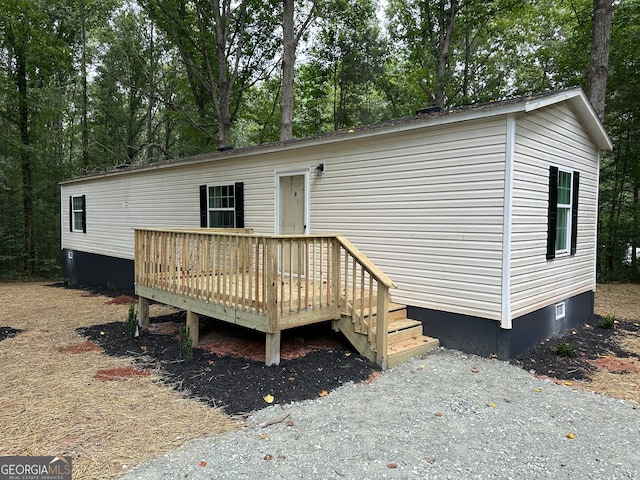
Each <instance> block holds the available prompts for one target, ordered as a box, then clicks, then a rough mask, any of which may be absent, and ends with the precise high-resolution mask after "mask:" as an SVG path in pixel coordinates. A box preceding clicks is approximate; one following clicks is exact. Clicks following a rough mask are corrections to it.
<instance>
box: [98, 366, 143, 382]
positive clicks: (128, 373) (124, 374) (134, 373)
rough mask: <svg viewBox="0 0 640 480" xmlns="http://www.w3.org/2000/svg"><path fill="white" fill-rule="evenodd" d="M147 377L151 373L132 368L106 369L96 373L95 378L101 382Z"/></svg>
mask: <svg viewBox="0 0 640 480" xmlns="http://www.w3.org/2000/svg"><path fill="white" fill-rule="evenodd" d="M149 376H151V372H150V371H149V370H139V369H137V368H133V367H117V368H107V369H103V370H98V371H97V372H96V378H97V379H98V380H101V381H103V382H112V381H114V380H127V379H129V378H136V377H149Z"/></svg>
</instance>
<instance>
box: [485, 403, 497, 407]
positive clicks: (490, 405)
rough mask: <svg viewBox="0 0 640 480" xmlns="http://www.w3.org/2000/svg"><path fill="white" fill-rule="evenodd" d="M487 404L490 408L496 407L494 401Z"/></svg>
mask: <svg viewBox="0 0 640 480" xmlns="http://www.w3.org/2000/svg"><path fill="white" fill-rule="evenodd" d="M487 406H488V407H491V408H496V407H497V405H496V404H495V403H487Z"/></svg>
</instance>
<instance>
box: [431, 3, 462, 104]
mask: <svg viewBox="0 0 640 480" xmlns="http://www.w3.org/2000/svg"><path fill="white" fill-rule="evenodd" d="M445 3H446V2H445V0H440V12H439V19H438V23H439V32H440V33H439V39H438V66H437V72H436V98H435V103H436V106H437V107H440V108H442V109H444V107H445V103H446V102H445V87H446V85H447V69H448V67H449V51H450V49H451V37H452V36H453V24H454V21H455V18H456V15H457V13H458V1H457V0H451V2H450V4H449V10H448V11H447V10H446V9H445Z"/></svg>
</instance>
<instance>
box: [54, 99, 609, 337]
mask: <svg viewBox="0 0 640 480" xmlns="http://www.w3.org/2000/svg"><path fill="white" fill-rule="evenodd" d="M508 114H509V112H505V113H504V114H499V115H498V114H491V115H484V116H478V117H472V118H471V117H470V118H469V119H467V120H464V121H459V120H458V118H460V117H456V116H455V115H452V116H451V117H449V116H446V115H445V116H443V117H441V118H436V119H435V120H433V121H432V120H431V119H427V120H425V121H423V122H421V121H418V122H416V123H415V124H409V125H403V124H400V125H389V126H386V127H383V128H379V129H375V130H371V131H364V132H356V133H354V134H338V135H335V136H327V137H323V138H321V139H309V140H303V141H297V142H292V143H287V144H283V145H281V144H276V145H271V146H266V147H258V148H250V149H243V150H239V151H230V152H224V153H222V154H218V153H213V154H211V155H209V156H206V155H205V156H200V157H195V158H190V159H183V160H176V161H174V162H169V163H166V164H158V165H154V166H150V167H146V168H139V169H137V170H135V169H134V170H131V171H122V172H115V173H109V174H105V175H101V176H95V177H88V178H84V179H78V180H71V181H67V182H63V183H62V186H61V189H62V198H66V199H68V197H69V196H71V195H86V198H87V203H88V205H90V207H91V208H89V209H88V211H87V224H88V225H90V227H91V228H89V229H88V231H87V233H86V234H85V235H72V234H70V232H69V223H68V222H69V208H68V206H65V205H62V207H61V212H62V225H63V228H62V247H63V248H66V249H71V250H79V251H84V252H89V253H96V254H101V255H108V256H114V257H120V258H125V259H133V256H134V252H133V229H134V228H135V227H160V228H162V227H166V228H170V227H192V228H197V227H199V226H200V195H199V187H200V186H202V185H210V186H213V185H234V184H235V183H236V182H242V183H243V190H244V226H245V227H247V228H252V229H254V231H255V232H256V233H263V234H273V233H274V230H275V224H276V222H275V209H276V199H275V195H276V181H277V180H276V179H277V178H278V177H277V175H278V174H282V173H284V172H298V173H299V172H303V171H308V172H310V174H309V185H308V187H309V206H308V209H309V223H308V225H310V231H309V233H312V234H323V233H324V234H343V235H345V236H347V238H349V240H350V241H351V242H353V243H354V244H355V245H356V246H357V247H358V248H359V249H360V250H361V251H362V252H363V253H365V254H366V255H367V256H368V257H369V258H370V259H371V260H372V261H373V262H375V263H376V264H377V265H378V266H379V267H380V268H381V269H382V270H383V271H384V272H385V273H386V274H387V275H389V277H390V278H392V279H393V280H394V282H396V284H397V285H398V288H397V289H394V290H392V292H391V294H392V297H393V300H394V301H396V302H399V303H406V304H408V305H412V306H416V307H422V308H429V309H435V310H442V311H446V312H451V313H456V314H462V315H469V316H474V317H482V318H487V319H492V320H496V321H501V320H502V321H503V325H508V322H504V320H505V319H503V318H502V301H503V298H502V294H503V267H504V268H505V272H504V276H505V278H506V279H507V280H508V282H507V281H505V283H504V290H508V293H509V297H510V303H509V302H508V303H507V304H506V305H508V306H510V310H511V313H510V314H509V313H508V312H507V311H506V310H505V315H506V316H507V317H510V318H511V319H514V318H517V317H520V316H522V315H525V314H527V313H529V312H533V311H535V310H538V309H540V308H543V307H546V306H548V305H552V304H554V303H557V302H558V301H562V300H564V299H567V298H569V297H571V296H573V295H577V294H580V293H583V292H586V291H589V290H591V289H594V288H595V284H594V281H595V280H594V266H595V245H596V241H595V234H596V214H597V205H596V204H597V182H598V179H597V171H598V149H597V147H596V146H595V145H594V144H593V142H592V141H591V140H590V138H589V136H588V134H587V132H586V131H585V129H584V128H583V127H582V125H581V124H580V123H579V120H578V116H577V115H576V114H575V113H574V111H573V110H572V107H570V103H569V102H561V103H556V104H554V105H552V106H547V107H542V108H540V109H538V110H534V111H531V112H523V111H520V113H513V116H512V117H510V118H514V119H515V145H514V148H513V157H514V164H513V176H512V181H513V185H512V192H513V195H512V199H511V202H509V198H505V177H506V176H509V177H510V172H507V171H506V170H505V169H506V161H505V158H506V155H507V148H506V138H507V116H508ZM320 163H323V164H324V167H325V168H324V173H323V174H322V175H321V176H316V175H314V171H315V168H316V166H317V165H318V164H320ZM552 165H553V166H556V167H558V168H559V170H560V171H566V172H576V171H577V172H579V173H580V189H579V192H580V202H579V209H578V238H577V253H576V255H561V256H558V258H555V259H553V260H547V259H546V255H545V253H546V243H547V242H546V240H547V210H548V188H549V167H550V166H552ZM507 173H509V175H507ZM506 205H509V206H510V207H511V210H510V212H511V217H512V223H511V227H510V228H511V230H510V231H509V232H508V233H509V234H510V238H511V244H510V245H508V244H507V245H506V248H505V244H504V242H505V241H506V242H508V237H503V232H504V226H505V225H504V223H505V219H504V212H505V208H506ZM507 223H508V218H507ZM507 228H508V225H507ZM509 246H510V249H509V248H508V247H509ZM504 251H510V258H509V261H507V262H505V263H504V265H503V252H504ZM507 301H508V299H505V302H507Z"/></svg>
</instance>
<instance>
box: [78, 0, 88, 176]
mask: <svg viewBox="0 0 640 480" xmlns="http://www.w3.org/2000/svg"><path fill="white" fill-rule="evenodd" d="M85 6H86V5H85V2H84V1H83V2H82V12H81V16H82V19H81V22H82V25H81V32H80V36H81V42H82V45H81V47H80V48H81V49H82V59H81V63H82V65H81V69H82V119H81V123H82V166H83V167H84V168H85V169H87V168H88V167H89V121H88V113H87V111H88V104H89V94H88V91H87V28H86V27H87V25H86V20H87V19H86V9H85Z"/></svg>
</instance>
